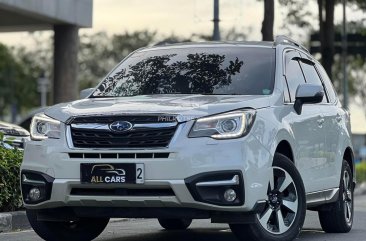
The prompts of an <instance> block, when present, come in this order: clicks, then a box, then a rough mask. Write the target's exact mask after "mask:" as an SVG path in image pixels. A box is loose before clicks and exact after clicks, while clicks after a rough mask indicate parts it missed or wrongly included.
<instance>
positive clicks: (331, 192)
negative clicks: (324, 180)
mask: <svg viewBox="0 0 366 241" xmlns="http://www.w3.org/2000/svg"><path fill="white" fill-rule="evenodd" d="M338 194H339V188H338V187H337V188H331V189H327V190H322V191H317V192H311V193H307V194H306V205H307V208H314V207H316V206H320V205H322V204H326V203H332V202H335V201H337V199H338V196H339V195H338Z"/></svg>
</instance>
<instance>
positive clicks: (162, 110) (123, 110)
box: [45, 94, 269, 122]
mask: <svg viewBox="0 0 366 241" xmlns="http://www.w3.org/2000/svg"><path fill="white" fill-rule="evenodd" d="M267 106H269V97H268V96H262V95H261V96H244V95H237V96H232V95H231V96H229V95H179V96H177V95H166V94H165V95H140V96H132V97H118V98H88V99H82V100H77V101H73V102H70V103H62V104H58V105H55V106H52V107H50V108H48V109H47V110H45V114H46V115H48V116H50V117H52V118H54V119H57V120H59V121H62V122H66V121H67V120H68V119H69V118H70V117H75V116H86V115H87V116H89V115H124V114H129V115H130V114H178V115H180V116H182V117H183V118H184V119H185V120H187V119H188V118H189V119H194V118H198V117H203V116H208V115H212V114H216V113H221V112H226V111H231V110H235V109H241V108H255V109H257V108H263V107H267ZM178 120H179V118H178Z"/></svg>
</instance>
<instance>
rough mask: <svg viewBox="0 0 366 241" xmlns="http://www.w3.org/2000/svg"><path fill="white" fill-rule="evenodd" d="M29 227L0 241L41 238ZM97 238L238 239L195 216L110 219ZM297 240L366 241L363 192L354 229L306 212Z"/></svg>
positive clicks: (225, 228)
mask: <svg viewBox="0 0 366 241" xmlns="http://www.w3.org/2000/svg"><path fill="white" fill-rule="evenodd" d="M41 240H42V239H40V238H39V237H38V236H37V235H36V234H35V233H34V232H33V231H32V230H26V231H20V232H12V233H0V241H41ZM95 240H96V241H188V240H189V241H205V240H209V241H237V240H236V238H235V237H234V235H233V234H232V233H231V231H230V229H229V227H228V225H225V224H211V223H210V222H209V220H194V221H193V223H192V225H191V226H190V228H189V229H188V230H187V231H165V230H163V229H162V228H161V227H160V226H159V224H158V222H157V220H154V219H133V220H128V221H126V220H121V219H119V220H112V221H111V222H110V223H109V225H108V226H107V228H106V230H105V231H104V232H103V233H102V234H101V235H100V236H99V238H97V239H95ZM297 240H301V241H308V240H317V241H347V240H350V241H366V195H362V196H358V197H356V199H355V220H354V225H353V229H352V231H351V232H350V233H347V234H327V233H324V232H323V231H322V229H321V228H320V224H319V220H318V216H317V213H316V212H311V211H308V212H307V216H306V220H305V225H304V227H303V230H302V231H301V234H300V236H299V238H298V239H297Z"/></svg>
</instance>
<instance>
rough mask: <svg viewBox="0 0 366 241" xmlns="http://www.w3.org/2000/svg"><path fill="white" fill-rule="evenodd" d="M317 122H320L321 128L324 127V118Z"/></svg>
mask: <svg viewBox="0 0 366 241" xmlns="http://www.w3.org/2000/svg"><path fill="white" fill-rule="evenodd" d="M317 122H318V125H319V126H322V125H323V123H324V118H321V119H319V120H317Z"/></svg>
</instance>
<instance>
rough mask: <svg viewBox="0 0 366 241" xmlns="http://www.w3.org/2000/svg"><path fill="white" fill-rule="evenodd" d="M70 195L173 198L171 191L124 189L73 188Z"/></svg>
mask: <svg viewBox="0 0 366 241" xmlns="http://www.w3.org/2000/svg"><path fill="white" fill-rule="evenodd" d="M70 194H71V195H78V196H121V197H124V196H131V197H139V196H149V197H159V196H175V194H174V192H173V190H172V189H170V188H168V189H126V188H108V189H107V188H73V189H72V190H71V193H70Z"/></svg>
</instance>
